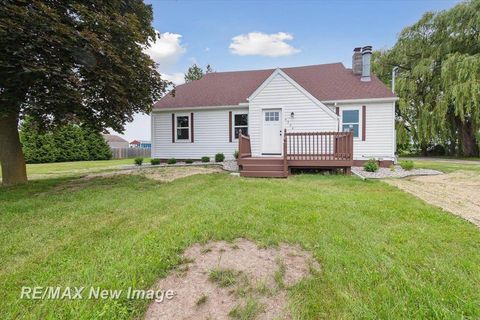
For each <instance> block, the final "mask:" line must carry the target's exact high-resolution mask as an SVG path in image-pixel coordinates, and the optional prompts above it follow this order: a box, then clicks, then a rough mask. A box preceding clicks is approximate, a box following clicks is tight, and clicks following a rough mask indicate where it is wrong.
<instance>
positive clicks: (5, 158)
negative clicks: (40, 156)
mask: <svg viewBox="0 0 480 320" xmlns="http://www.w3.org/2000/svg"><path fill="white" fill-rule="evenodd" d="M0 164H1V166H2V182H3V184H4V185H14V184H19V183H23V182H27V169H26V166H25V158H24V157H23V151H22V145H21V144H20V137H19V135H18V118H17V116H16V115H14V114H12V115H6V116H0Z"/></svg>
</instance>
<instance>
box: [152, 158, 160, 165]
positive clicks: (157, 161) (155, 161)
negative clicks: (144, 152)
mask: <svg viewBox="0 0 480 320" xmlns="http://www.w3.org/2000/svg"><path fill="white" fill-rule="evenodd" d="M150 163H151V164H152V165H153V166H155V165H158V164H160V159H151V160H150Z"/></svg>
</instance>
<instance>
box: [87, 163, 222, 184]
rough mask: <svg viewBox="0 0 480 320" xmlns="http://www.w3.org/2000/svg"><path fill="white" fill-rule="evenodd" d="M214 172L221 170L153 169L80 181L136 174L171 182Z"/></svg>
mask: <svg viewBox="0 0 480 320" xmlns="http://www.w3.org/2000/svg"><path fill="white" fill-rule="evenodd" d="M216 172H222V169H221V168H219V167H217V166H184V167H181V166H177V167H155V168H139V169H126V170H118V171H110V172H102V173H93V174H89V175H86V176H84V177H82V179H83V180H90V179H93V178H97V177H102V178H105V177H112V176H117V175H125V174H137V175H142V176H145V177H146V178H149V179H153V180H157V181H162V182H171V181H173V180H176V179H180V178H185V177H188V176H193V175H195V174H208V173H216Z"/></svg>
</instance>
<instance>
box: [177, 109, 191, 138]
mask: <svg viewBox="0 0 480 320" xmlns="http://www.w3.org/2000/svg"><path fill="white" fill-rule="evenodd" d="M176 124H177V140H179V141H180V140H189V139H190V119H189V117H188V115H185V116H177V119H176Z"/></svg>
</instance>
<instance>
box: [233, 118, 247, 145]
mask: <svg viewBox="0 0 480 320" xmlns="http://www.w3.org/2000/svg"><path fill="white" fill-rule="evenodd" d="M240 130H242V134H243V135H246V136H248V113H236V114H234V115H233V133H234V137H235V139H238V135H239V133H240Z"/></svg>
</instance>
